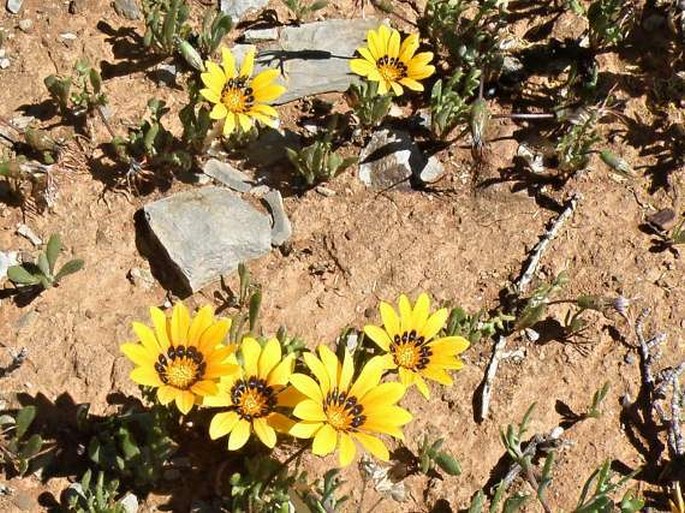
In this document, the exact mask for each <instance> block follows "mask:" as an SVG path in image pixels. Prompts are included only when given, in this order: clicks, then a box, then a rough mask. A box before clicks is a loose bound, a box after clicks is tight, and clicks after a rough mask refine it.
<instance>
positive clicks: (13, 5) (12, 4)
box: [7, 0, 24, 14]
mask: <svg viewBox="0 0 685 513" xmlns="http://www.w3.org/2000/svg"><path fill="white" fill-rule="evenodd" d="M23 3H24V0H7V10H8V11H9V12H11V13H12V14H18V13H19V11H20V10H21V6H22V4H23Z"/></svg>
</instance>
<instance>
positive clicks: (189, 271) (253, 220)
mask: <svg viewBox="0 0 685 513" xmlns="http://www.w3.org/2000/svg"><path fill="white" fill-rule="evenodd" d="M143 212H144V215H145V219H146V221H147V224H148V226H149V227H150V230H151V232H152V234H153V236H154V237H155V238H156V239H157V241H158V242H159V244H160V245H161V247H162V248H163V250H164V252H165V253H166V257H167V258H168V260H169V261H170V262H171V264H172V265H173V268H174V269H175V271H176V273H177V274H178V277H179V278H180V279H181V280H182V282H183V285H184V286H185V287H186V288H187V289H188V290H190V291H192V292H196V291H197V290H199V289H200V288H202V287H204V286H205V285H207V284H208V283H211V282H212V281H214V280H216V279H218V278H219V277H220V276H221V275H223V274H226V273H228V272H231V271H233V270H235V269H237V268H238V264H239V263H241V262H245V261H247V260H251V259H253V258H257V257H260V256H262V255H265V254H266V253H268V252H269V251H270V250H271V220H270V219H269V216H267V215H265V214H262V213H260V212H258V211H257V210H255V208H254V207H252V206H251V205H250V204H249V203H247V202H245V201H243V200H242V199H240V198H239V197H238V196H237V195H236V194H235V193H233V192H231V191H229V190H227V189H224V188H221V187H204V188H202V189H195V190H192V191H186V192H182V193H179V194H175V195H173V196H170V197H168V198H164V199H162V200H159V201H155V202H154V203H151V204H149V205H146V206H145V207H144V209H143Z"/></svg>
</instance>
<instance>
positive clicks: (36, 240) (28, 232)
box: [16, 223, 43, 246]
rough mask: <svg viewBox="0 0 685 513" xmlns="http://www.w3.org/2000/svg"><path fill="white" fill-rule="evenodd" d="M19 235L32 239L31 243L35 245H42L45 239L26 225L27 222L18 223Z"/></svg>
mask: <svg viewBox="0 0 685 513" xmlns="http://www.w3.org/2000/svg"><path fill="white" fill-rule="evenodd" d="M16 233H17V235H21V236H22V237H25V238H27V239H28V240H29V241H31V244H33V245H34V246H40V245H41V244H43V240H42V239H41V238H40V237H39V236H38V235H36V234H35V232H34V231H33V230H32V229H31V228H29V227H28V226H26V225H25V224H23V223H21V224H18V225H17V232H16Z"/></svg>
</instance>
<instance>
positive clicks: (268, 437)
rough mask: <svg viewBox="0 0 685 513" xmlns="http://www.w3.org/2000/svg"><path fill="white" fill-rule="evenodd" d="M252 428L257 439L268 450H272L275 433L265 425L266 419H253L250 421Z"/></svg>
mask: <svg viewBox="0 0 685 513" xmlns="http://www.w3.org/2000/svg"><path fill="white" fill-rule="evenodd" d="M252 427H253V428H254V432H255V434H256V435H257V438H259V439H260V440H261V441H262V443H263V444H264V445H266V446H267V447H268V448H269V449H273V448H274V446H275V445H276V431H274V428H272V427H271V426H269V424H267V422H266V419H265V418H263V417H259V418H256V419H254V420H253V421H252Z"/></svg>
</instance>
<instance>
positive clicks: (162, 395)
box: [157, 385, 181, 406]
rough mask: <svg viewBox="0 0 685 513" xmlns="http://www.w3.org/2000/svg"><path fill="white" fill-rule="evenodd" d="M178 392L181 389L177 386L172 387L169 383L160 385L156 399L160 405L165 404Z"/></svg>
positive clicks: (174, 397)
mask: <svg viewBox="0 0 685 513" xmlns="http://www.w3.org/2000/svg"><path fill="white" fill-rule="evenodd" d="M180 393H181V391H180V390H179V389H178V388H174V387H171V386H169V385H162V386H161V387H159V388H158V389H157V400H158V401H159V403H160V404H161V405H162V406H166V405H167V404H169V403H170V402H171V401H173V400H174V399H176V395H178V394H180Z"/></svg>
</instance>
